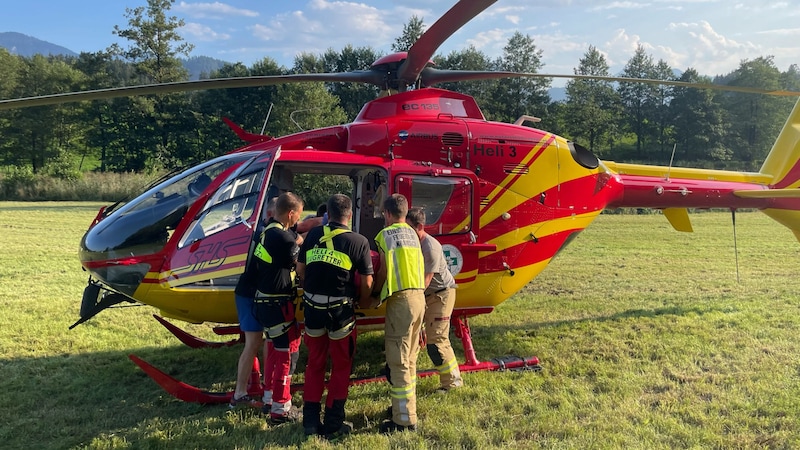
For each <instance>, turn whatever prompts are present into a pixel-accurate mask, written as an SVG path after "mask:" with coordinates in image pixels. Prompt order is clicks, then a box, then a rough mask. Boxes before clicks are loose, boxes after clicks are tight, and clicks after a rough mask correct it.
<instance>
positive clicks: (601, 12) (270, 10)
mask: <svg viewBox="0 0 800 450" xmlns="http://www.w3.org/2000/svg"><path fill="white" fill-rule="evenodd" d="M454 3H455V0H403V1H401V0H363V1H361V2H356V1H336V0H293V1H286V0H222V1H215V2H196V1H190V0H183V1H181V0H177V1H176V2H175V3H174V4H173V8H172V11H171V12H172V15H175V16H177V17H178V18H180V19H183V20H184V21H185V22H186V25H185V27H184V28H183V29H182V30H181V34H182V36H184V38H185V39H186V40H187V41H188V42H191V43H192V44H194V45H195V48H194V50H193V52H192V53H191V55H193V56H201V55H202V56H211V57H214V58H218V59H222V60H226V61H231V62H235V61H241V62H243V63H245V64H246V65H251V64H252V63H253V62H255V61H258V60H260V59H261V58H263V57H265V56H268V57H271V58H273V59H275V60H276V61H277V62H278V63H280V64H283V65H285V66H291V65H292V61H293V59H294V56H295V55H297V54H298V53H300V52H304V51H305V52H311V53H314V54H318V53H321V52H324V51H325V50H326V49H328V48H333V49H334V50H340V49H341V48H342V47H344V46H345V45H346V44H348V43H350V44H353V45H354V46H357V47H358V46H371V47H372V48H374V49H375V50H377V51H379V52H382V53H389V52H390V50H391V44H392V42H393V41H394V39H395V38H396V37H397V36H399V35H400V33H401V32H402V28H403V25H404V24H405V23H406V22H408V19H409V17H411V15H412V14H416V15H417V16H418V17H421V18H422V19H423V20H424V22H425V24H426V25H431V24H432V23H433V22H435V21H436V19H438V18H439V16H440V15H441V14H443V13H444V12H445V11H447V10H448V9H449V8H450V7H451V6H452V5H453V4H454ZM145 5H146V0H126V1H115V0H111V1H109V0H81V1H80V2H67V1H63V0H27V1H23V2H20V1H13V2H4V5H3V6H2V7H0V31H15V32H19V33H23V34H27V35H30V36H33V37H36V38H38V39H42V40H45V41H49V42H52V43H54V44H58V45H61V46H64V47H67V48H69V49H70V50H73V51H75V52H81V51H87V52H93V51H98V50H102V49H105V48H106V47H108V46H109V45H110V44H111V43H113V42H116V41H117V39H118V38H117V37H116V36H114V35H113V33H112V32H113V29H114V25H119V26H121V27H123V28H125V27H127V25H128V24H127V19H126V18H125V8H126V7H127V8H134V7H137V6H145ZM515 31H519V32H521V33H523V34H528V35H530V36H531V37H533V38H534V43H535V44H536V46H537V47H538V48H539V49H541V50H542V51H543V55H542V60H543V62H544V64H545V66H544V68H543V69H542V71H541V72H545V73H567V74H569V73H572V71H573V68H574V67H577V65H578V62H579V60H580V58H581V57H582V56H583V54H584V53H585V52H586V50H587V48H588V46H589V45H594V46H595V47H597V48H598V49H599V50H600V51H601V52H602V53H603V54H604V55H605V56H606V58H607V60H608V62H609V64H610V65H611V73H612V75H614V74H617V73H619V72H620V71H621V70H622V68H623V67H624V65H625V63H626V62H627V61H628V59H629V58H630V57H631V55H632V54H633V52H634V50H635V49H636V46H637V44H642V45H644V47H645V49H646V50H647V52H648V54H650V55H652V56H653V58H654V59H655V60H656V61H657V60H659V59H663V60H665V61H666V62H667V63H669V64H670V66H672V67H673V68H675V69H679V70H685V69H686V68H687V67H694V68H695V69H697V70H698V71H699V72H700V73H703V74H707V75H715V74H722V73H727V72H730V71H732V70H734V69H736V68H737V67H738V66H739V63H740V61H742V60H743V59H753V58H756V57H758V56H766V55H773V56H774V57H775V63H776V65H777V66H778V68H779V69H780V70H786V69H787V68H788V67H789V65H790V64H793V63H798V64H800V1H798V0H791V1H773V0H759V1H751V2H747V3H744V2H736V1H735V0H734V1H728V0H719V1H718V0H649V1H588V0H587V1H583V0H544V1H530V0H513V1H512V0H498V1H497V3H495V4H494V5H492V6H491V7H489V9H487V10H486V11H484V12H483V13H482V14H481V15H479V16H478V17H477V18H476V19H474V20H473V21H472V22H470V23H469V24H467V26H465V27H464V28H462V29H461V30H460V31H459V32H458V33H456V34H455V35H454V36H452V37H451V38H450V39H449V40H448V41H447V42H446V43H445V44H444V45H443V46H442V47H441V48H440V51H439V53H443V54H446V53H449V52H450V51H453V50H461V49H463V48H465V47H466V46H468V45H470V44H472V45H474V46H475V47H476V48H478V49H479V50H481V51H483V52H484V53H486V54H487V55H489V56H492V57H495V56H499V55H501V54H502V48H503V46H504V45H505V44H506V43H507V41H508V38H509V37H510V36H511V35H512V34H513V33H514V32H515ZM124 44H125V43H124V42H123V45H124ZM560 84H563V81H559V80H556V81H555V82H554V86H557V85H560Z"/></svg>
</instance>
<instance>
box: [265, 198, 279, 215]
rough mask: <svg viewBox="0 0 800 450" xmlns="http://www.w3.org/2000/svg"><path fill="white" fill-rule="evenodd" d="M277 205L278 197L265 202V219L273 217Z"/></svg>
mask: <svg viewBox="0 0 800 450" xmlns="http://www.w3.org/2000/svg"><path fill="white" fill-rule="evenodd" d="M277 205H278V197H272V198H271V199H269V201H268V202H267V218H269V217H275V208H276V207H277Z"/></svg>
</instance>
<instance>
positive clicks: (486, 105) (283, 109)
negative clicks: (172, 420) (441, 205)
mask: <svg viewBox="0 0 800 450" xmlns="http://www.w3.org/2000/svg"><path fill="white" fill-rule="evenodd" d="M173 2H174V0H148V1H147V6H143V7H137V8H128V9H126V12H125V17H126V18H127V26H126V27H124V28H123V27H120V26H115V27H114V34H116V35H118V36H120V37H122V38H124V39H125V40H127V42H128V43H129V45H128V46H127V47H123V46H119V45H116V44H115V45H112V46H110V47H108V48H107V49H106V50H103V51H99V52H95V53H81V54H80V55H79V56H77V57H64V56H47V57H45V56H42V55H35V56H32V57H22V56H17V55H12V54H10V53H9V52H8V51H6V50H4V49H0V98H4V99H8V98H20V97H31V96H38V95H45V94H52V93H59V92H70V91H80V90H92V89H105V88H113V87H120V86H131V85H137V84H151V83H167V82H175V81H185V80H188V79H189V74H188V72H187V70H186V69H185V68H184V67H183V66H182V64H181V60H180V58H181V57H182V56H188V55H189V53H190V52H191V50H192V48H193V46H192V45H191V44H190V43H188V42H186V41H185V40H184V39H183V38H182V37H181V36H180V34H179V29H180V27H181V26H183V21H181V20H178V19H177V18H176V17H173V16H170V15H169V10H170V7H171V5H172V3H173ZM424 28H425V24H424V23H423V21H422V20H421V19H420V18H418V17H416V16H412V17H411V18H410V19H409V21H408V23H406V25H405V26H404V29H403V31H402V34H401V36H399V37H398V38H397V39H396V40H395V41H394V43H393V45H392V50H393V51H404V50H407V49H408V48H410V47H411V45H412V44H413V43H414V42H415V41H416V39H417V38H418V37H419V36H420V35H421V34H422V32H423V31H424ZM542 54H543V51H542V50H541V49H538V48H537V46H536V44H535V42H534V40H533V38H531V37H530V36H528V35H524V34H522V33H519V32H517V33H515V34H514V35H513V36H512V37H511V38H510V39H509V40H508V41H507V44H506V46H505V47H504V49H503V54H502V55H501V56H499V57H496V58H491V57H489V56H487V55H486V54H485V53H483V52H481V51H479V50H477V49H476V48H474V47H468V48H466V49H464V50H460V51H453V52H451V53H449V54H447V55H436V56H435V57H434V62H435V63H436V66H437V67H438V68H441V69H460V70H502V71H514V72H526V73H542V69H543V67H544V63H543V62H542ZM381 56H383V55H382V54H381V53H380V52H378V51H376V50H374V49H373V48H371V47H354V46H352V45H348V46H346V47H345V48H343V49H341V50H334V49H329V50H328V51H326V52H324V53H322V54H311V53H302V54H300V55H298V56H297V57H296V58H295V59H294V64H293V66H292V67H284V66H281V65H279V64H278V63H277V62H275V60H273V59H272V58H270V57H264V58H263V59H261V60H259V61H257V62H255V63H254V64H252V65H251V66H246V65H244V64H242V63H231V64H225V65H224V66H223V67H222V68H220V69H219V70H215V71H213V72H212V73H208V74H204V75H203V76H204V77H207V78H222V77H246V76H262V75H282V74H289V73H319V72H343V71H350V70H363V69H367V68H369V67H370V65H371V64H372V63H373V62H374V61H376V60H377V59H379V58H380V57H381ZM574 73H575V74H576V75H595V76H611V75H612V74H611V73H609V65H608V62H607V60H606V58H605V57H604V55H603V54H602V53H601V52H600V51H599V50H598V49H597V48H595V47H593V46H590V47H589V48H588V49H587V51H586V53H585V54H584V55H583V57H582V58H581V59H580V61H579V62H578V66H577V67H576V68H575V69H574ZM676 73H677V71H676V70H674V68H672V67H670V66H669V64H667V63H666V62H665V61H663V60H658V61H655V60H654V59H653V57H652V56H650V55H648V54H647V52H646V51H645V49H644V48H643V47H641V46H640V47H638V48H637V50H636V52H635V53H634V55H633V56H632V57H631V58H630V59H629V60H628V62H627V64H626V65H625V67H624V69H623V71H622V73H621V74H615V75H616V76H621V77H626V78H650V79H657V80H678V81H685V82H691V83H717V84H723V85H731V86H749V87H758V88H765V89H775V90H778V89H784V90H800V71H799V70H798V66H797V65H792V66H790V67H789V68H788V69H787V70H786V71H781V70H779V68H778V67H776V65H775V63H774V60H773V58H772V57H771V56H763V57H759V58H756V59H753V60H743V61H741V63H740V65H739V67H738V68H737V69H736V70H734V71H732V72H730V73H728V74H724V75H717V76H715V77H713V78H711V77H708V76H705V75H701V74H699V73H698V72H697V70H695V69H693V68H687V69H685V70H683V71H682V72H680V75H676ZM550 86H551V80H550V79H545V78H514V79H502V80H485V81H470V82H458V83H442V84H441V85H439V86H437V87H441V88H444V89H452V90H455V91H458V92H462V93H465V94H468V95H471V96H473V97H475V99H476V101H477V102H478V104H479V105H480V106H481V108H482V109H483V112H484V114H485V116H486V117H487V119H489V120H496V121H504V122H513V121H514V120H516V119H517V118H518V117H520V116H521V115H523V114H528V115H535V116H538V117H540V118H542V122H541V124H539V125H538V126H540V127H541V128H543V129H546V130H548V131H551V132H554V133H557V134H560V135H562V136H564V137H566V138H568V139H572V140H575V141H577V142H579V143H581V144H583V145H584V146H585V147H587V148H589V149H590V150H592V151H593V152H594V153H595V154H597V155H598V156H600V157H601V158H603V159H613V160H619V161H625V162H643V163H655V164H667V163H668V162H669V161H670V160H671V159H673V157H674V160H675V161H676V163H677V164H680V163H686V164H692V165H699V166H703V167H713V168H720V169H738V170H757V169H758V167H759V166H760V163H761V161H763V158H764V157H765V156H766V153H767V152H768V151H769V149H770V147H771V145H772V142H773V141H774V139H775V137H776V136H777V134H778V132H779V130H780V128H781V127H782V126H783V124H784V122H785V120H786V117H787V115H788V114H789V112H790V111H791V108H792V105H793V104H794V99H793V98H786V97H771V96H766V95H758V94H742V93H732V92H722V91H714V90H709V89H696V88H686V87H669V86H664V85H653V84H643V83H636V82H630V83H629V82H620V83H611V82H608V81H601V80H584V79H581V80H571V81H569V82H567V84H566V89H565V90H566V98H565V99H564V100H560V101H553V100H551V98H550V97H549V95H548V90H549V88H550ZM377 95H378V91H377V88H375V87H374V86H370V85H362V84H356V83H302V84H283V85H276V86H264V87H258V88H237V89H220V90H209V91H194V92H188V93H176V94H161V95H147V96H136V97H129V98H117V99H110V100H96V101H88V102H80V103H72V104H63V105H55V106H38V107H30V108H23V109H13V110H6V111H0V167H5V168H6V170H7V171H8V170H9V168H11V169H10V170H16V171H29V172H32V173H44V174H49V175H53V176H57V177H71V176H78V175H77V174H79V173H80V172H81V171H82V170H86V169H87V168H92V169H95V170H99V171H112V172H130V171H133V172H143V171H158V170H164V169H171V168H175V167H179V166H184V165H187V164H192V163H196V162H199V161H202V160H206V159H209V158H211V157H214V156H218V155H221V154H223V153H226V152H228V151H230V150H232V149H234V148H237V147H239V146H241V141H239V140H238V138H236V137H235V136H234V135H233V133H231V132H230V131H229V130H228V129H227V126H226V125H224V123H223V122H222V121H221V118H222V117H227V118H230V119H231V120H233V121H234V122H236V123H238V124H240V125H241V126H242V127H243V128H245V129H246V130H248V131H251V132H256V133H261V132H262V131H263V132H264V133H266V134H270V135H273V136H280V135H284V134H288V133H292V132H297V131H300V130H308V129H313V128H318V127H323V126H331V125H336V124H342V123H346V122H348V121H351V120H352V119H354V118H355V116H356V115H357V114H358V112H359V111H360V109H361V107H362V106H363V105H364V104H365V103H366V102H368V101H370V100H372V99H374V98H376V96H377Z"/></svg>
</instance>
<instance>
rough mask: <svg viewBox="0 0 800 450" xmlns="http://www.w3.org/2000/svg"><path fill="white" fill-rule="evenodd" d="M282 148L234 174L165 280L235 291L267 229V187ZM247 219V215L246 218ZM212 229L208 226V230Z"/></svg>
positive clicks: (198, 216)
mask: <svg viewBox="0 0 800 450" xmlns="http://www.w3.org/2000/svg"><path fill="white" fill-rule="evenodd" d="M279 156H280V148H273V149H269V150H264V151H260V152H258V154H256V155H254V157H253V159H251V160H250V162H249V163H246V164H245V165H244V166H242V167H241V168H240V169H239V170H236V171H235V172H233V173H230V174H228V176H227V178H226V179H225V180H223V181H222V182H220V183H219V184H217V183H214V185H215V186H218V187H216V188H215V189H214V191H213V192H210V193H209V194H208V197H207V198H208V200H207V201H206V202H205V203H204V205H203V206H202V208H201V209H200V210H194V208H192V209H193V210H194V211H193V215H194V218H193V220H192V223H191V224H190V226H189V227H188V228H187V229H186V230H185V231H184V233H183V234H182V236H181V238H180V241H179V243H178V245H177V248H176V251H175V253H174V254H173V255H172V256H171V258H170V260H169V261H168V262H167V263H166V264H165V266H164V267H165V269H164V270H163V271H162V273H161V275H160V276H159V280H160V282H161V283H163V284H165V285H166V286H168V287H170V288H176V287H190V286H191V285H197V286H208V285H214V286H217V287H221V288H224V289H226V290H227V289H231V290H232V289H233V288H234V287H235V286H236V283H237V281H238V278H239V275H241V273H242V272H243V271H244V267H245V265H246V263H247V259H248V258H249V256H250V253H251V251H250V250H251V248H250V247H251V243H252V241H253V236H254V234H255V233H256V232H257V231H258V230H259V229H260V228H261V227H260V226H259V224H260V223H261V217H262V215H263V214H264V210H265V206H266V199H265V197H266V195H267V186H268V183H269V181H270V179H271V175H272V170H273V167H274V165H275V162H276V160H277V159H278V158H279ZM245 215H246V217H245ZM206 225H208V226H206Z"/></svg>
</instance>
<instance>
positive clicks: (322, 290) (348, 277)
mask: <svg viewBox="0 0 800 450" xmlns="http://www.w3.org/2000/svg"><path fill="white" fill-rule="evenodd" d="M328 227H329V228H330V230H331V231H333V230H337V229H347V227H346V226H344V225H342V224H340V223H336V222H330V223H329V224H328ZM323 234H324V227H316V228H312V229H311V231H309V232H308V234H307V235H306V240H305V241H304V242H303V246H302V248H300V255H299V256H298V261H299V262H301V263H304V264H306V272H305V279H304V280H303V290H304V291H305V292H308V293H309V294H321V295H330V296H333V297H342V296H344V297H356V286H355V283H354V280H355V276H356V275H355V272H356V271H358V272H359V274H361V275H372V273H373V271H372V258H371V256H370V253H369V241H368V240H367V238H365V237H364V236H362V235H360V234H358V233H354V232H349V233H342V234H339V235H336V236H334V237H333V240H332V242H333V249H334V250H337V251H340V252H342V253H344V254H346V255H347V256H349V257H350V260H351V261H352V263H353V267H352V268H350V270H345V269H343V268H341V267H336V266H335V265H332V264H328V263H325V262H321V261H316V262H312V263H311V264H307V263H306V257H307V252H308V251H309V250H310V249H312V248H314V247H315V246H317V244H318V243H319V240H320V239H321V238H322V236H323ZM324 246H325V244H320V245H319V247H324Z"/></svg>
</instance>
